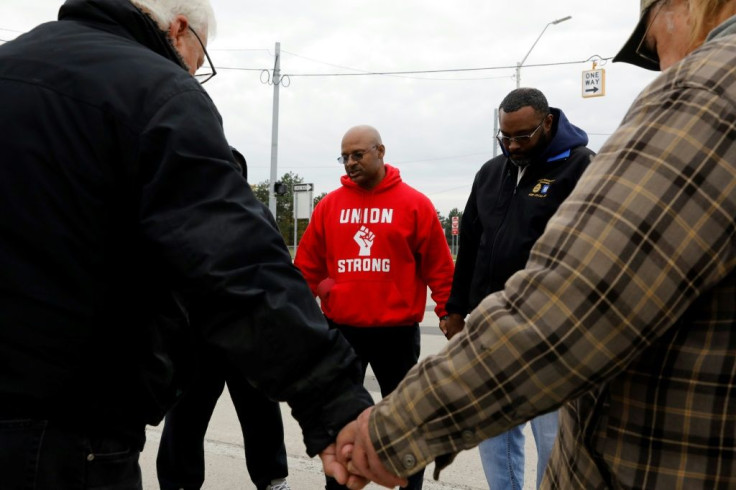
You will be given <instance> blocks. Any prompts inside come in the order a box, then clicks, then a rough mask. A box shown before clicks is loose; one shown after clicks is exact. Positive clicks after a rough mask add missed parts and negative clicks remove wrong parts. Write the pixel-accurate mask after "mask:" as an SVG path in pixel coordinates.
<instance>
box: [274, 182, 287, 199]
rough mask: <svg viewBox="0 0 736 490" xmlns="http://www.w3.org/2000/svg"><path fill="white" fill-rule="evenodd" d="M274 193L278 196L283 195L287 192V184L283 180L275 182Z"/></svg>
mask: <svg viewBox="0 0 736 490" xmlns="http://www.w3.org/2000/svg"><path fill="white" fill-rule="evenodd" d="M273 193H274V194H276V195H277V196H283V195H284V194H286V184H284V183H283V182H276V183H274V184H273Z"/></svg>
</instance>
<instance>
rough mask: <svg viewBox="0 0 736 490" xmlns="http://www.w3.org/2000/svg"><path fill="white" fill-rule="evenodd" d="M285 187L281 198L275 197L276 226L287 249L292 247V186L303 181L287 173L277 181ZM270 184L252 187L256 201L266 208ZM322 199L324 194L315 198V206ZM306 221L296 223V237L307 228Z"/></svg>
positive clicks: (265, 183) (293, 174) (297, 176)
mask: <svg viewBox="0 0 736 490" xmlns="http://www.w3.org/2000/svg"><path fill="white" fill-rule="evenodd" d="M278 182H281V183H283V184H285V185H286V193H285V194H284V195H282V196H276V224H278V227H279V231H280V232H281V236H282V237H284V242H286V245H288V246H289V247H291V246H293V245H294V191H293V188H294V184H303V183H304V179H303V178H302V177H300V176H299V175H298V174H295V173H293V172H287V173H285V174H284V175H282V176H281V179H279V180H278ZM270 185H271V183H270V182H269V181H268V180H265V181H263V182H259V183H258V184H256V185H253V186H252V188H253V193H254V194H255V196H256V199H258V200H259V201H261V202H262V203H263V204H265V205H266V206H268V190H269V186H270ZM322 197H324V193H323V194H322V195H320V196H318V197H317V198H315V204H316V202H318V201H317V199H321V198H322ZM307 224H308V221H307V220H305V219H300V220H299V221H298V223H297V233H298V235H297V236H298V237H301V236H302V235H303V234H304V230H305V229H306V228H307Z"/></svg>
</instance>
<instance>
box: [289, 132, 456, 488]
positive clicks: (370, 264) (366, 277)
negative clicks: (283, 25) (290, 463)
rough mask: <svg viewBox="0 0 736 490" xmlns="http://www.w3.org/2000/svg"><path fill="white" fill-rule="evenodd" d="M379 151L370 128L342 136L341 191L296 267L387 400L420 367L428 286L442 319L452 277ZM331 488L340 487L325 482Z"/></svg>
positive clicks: (322, 207)
mask: <svg viewBox="0 0 736 490" xmlns="http://www.w3.org/2000/svg"><path fill="white" fill-rule="evenodd" d="M385 153H386V147H385V146H384V145H383V143H382V142H381V135H380V134H379V133H378V131H377V130H376V129H375V128H373V127H370V126H356V127H354V128H352V129H350V130H349V131H348V132H347V133H345V136H344V137H343V139H342V152H341V155H340V157H339V158H338V161H339V162H340V163H341V164H343V165H344V166H345V173H346V175H344V176H343V177H342V178H341V183H342V187H340V188H339V189H337V190H335V191H332V192H331V193H329V194H328V195H327V196H325V197H324V198H323V199H322V200H321V201H320V202H319V204H318V205H317V207H316V209H315V210H314V214H313V216H312V220H311V221H310V223H309V226H308V227H307V230H306V231H305V232H304V237H303V238H302V240H301V242H300V244H299V248H298V252H297V254H296V259H295V264H296V265H297V267H299V269H301V271H302V273H303V274H304V277H305V279H306V280H307V283H308V284H309V286H310V288H311V289H312V292H314V294H315V296H319V298H320V301H321V305H322V311H323V312H324V314H325V316H326V317H327V320H328V323H329V324H330V326H331V327H332V328H337V329H339V330H340V331H341V332H342V333H343V335H344V336H345V337H346V338H347V340H348V341H349V342H350V344H351V345H352V346H353V349H355V352H356V353H357V355H358V357H359V358H360V360H361V361H362V364H363V371H364V372H365V369H366V367H367V366H368V364H370V365H371V369H372V370H373V373H374V374H375V375H376V380H377V381H378V384H379V386H380V387H381V394H382V395H383V396H386V395H388V394H389V393H391V392H392V391H393V390H394V388H396V386H397V385H398V384H399V382H400V381H401V380H402V379H403V377H404V375H405V374H406V373H407V371H409V369H410V368H411V367H412V366H413V365H414V364H416V363H417V360H418V358H419V343H420V334H419V322H420V321H421V320H422V318H423V317H424V308H425V305H426V301H427V286H429V288H430V290H431V292H432V298H433V299H434V301H435V302H436V304H437V306H436V307H435V312H436V313H437V316H438V317H440V319H441V321H444V318H445V317H446V315H447V312H446V311H445V303H446V302H447V299H448V297H449V294H450V288H451V286H452V275H453V269H454V267H453V263H452V257H451V255H450V249H449V247H448V246H447V240H446V239H445V234H444V232H443V231H442V226H441V225H440V222H439V219H438V218H437V211H436V210H435V208H434V205H433V204H432V203H431V202H430V200H429V199H428V198H427V197H426V196H425V195H424V194H422V193H420V192H419V191H417V190H416V189H413V188H412V187H410V186H408V185H407V184H405V183H404V182H403V181H402V180H401V176H400V174H399V170H398V169H397V168H394V167H392V166H390V165H386V164H384V162H383V156H384V154H385ZM422 480H423V473H422V472H419V473H417V474H415V475H413V476H412V477H410V478H409V485H408V487H406V488H411V489H420V488H421V487H422ZM327 488H328V489H335V488H345V487H341V486H340V485H338V484H337V483H336V482H335V481H334V480H333V481H330V480H328V484H327Z"/></svg>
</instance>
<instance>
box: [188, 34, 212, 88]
mask: <svg viewBox="0 0 736 490" xmlns="http://www.w3.org/2000/svg"><path fill="white" fill-rule="evenodd" d="M189 30H190V31H192V34H194V37H196V38H197V41H199V45H200V46H202V51H203V52H204V57H205V58H207V63H209V64H210V71H204V72H202V73H195V74H194V77H195V78H196V79H197V80H198V81H199V83H205V82H206V81H208V80H209V79H210V78H212V77H214V76H215V75H217V70H215V65H214V64H213V63H212V59H211V58H210V55H209V53H208V52H207V48H205V47H204V43H203V42H202V39H201V38H200V37H199V35H198V34H197V31H195V30H194V29H192V26H189Z"/></svg>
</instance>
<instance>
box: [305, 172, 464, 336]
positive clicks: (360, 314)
mask: <svg viewBox="0 0 736 490" xmlns="http://www.w3.org/2000/svg"><path fill="white" fill-rule="evenodd" d="M385 167H386V176H385V177H384V179H383V180H382V181H381V182H380V183H379V184H378V185H377V186H376V187H374V188H373V189H371V190H365V189H363V188H361V187H359V186H358V185H357V184H355V183H354V182H353V181H352V180H350V178H349V177H348V176H347V175H343V176H342V179H341V183H342V187H341V188H339V189H337V190H335V191H333V192H330V193H329V194H328V195H327V196H325V197H324V198H323V199H322V200H321V201H320V202H319V204H318V205H317V207H316V208H315V210H314V214H313V215H312V220H311V221H310V222H309V226H308V227H307V230H306V231H305V232H304V237H302V240H301V242H300V243H299V247H298V248H297V254H296V259H295V261H294V263H295V264H296V266H297V267H299V269H301V271H302V273H303V274H304V277H305V279H306V280H307V283H308V284H309V287H310V288H311V289H312V292H313V293H314V294H315V296H319V298H320V299H321V303H322V311H324V313H325V315H326V316H327V317H328V318H329V319H331V320H332V321H334V322H336V323H340V324H343V325H351V326H355V327H379V326H392V325H409V324H413V323H415V322H420V321H421V320H422V318H423V317H424V307H425V305H426V302H427V286H429V288H430V289H431V291H432V298H433V299H434V300H435V302H436V303H437V307H436V308H435V312H436V313H437V315H438V316H443V315H445V313H446V312H445V303H446V302H447V299H448V297H449V295H450V288H451V286H452V274H453V269H454V266H453V263H452V256H451V255H450V249H449V247H448V246H447V240H446V239H445V234H444V232H443V231H442V226H441V225H440V221H439V219H438V218H437V212H436V211H435V209H434V206H433V205H432V203H431V202H430V200H429V199H428V198H427V197H426V196H425V195H424V194H422V193H421V192H419V191H417V190H416V189H414V188H412V187H410V186H408V185H407V184H405V183H404V182H402V180H401V175H400V174H399V170H398V169H396V168H394V167H391V166H390V165H386V166H385Z"/></svg>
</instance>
